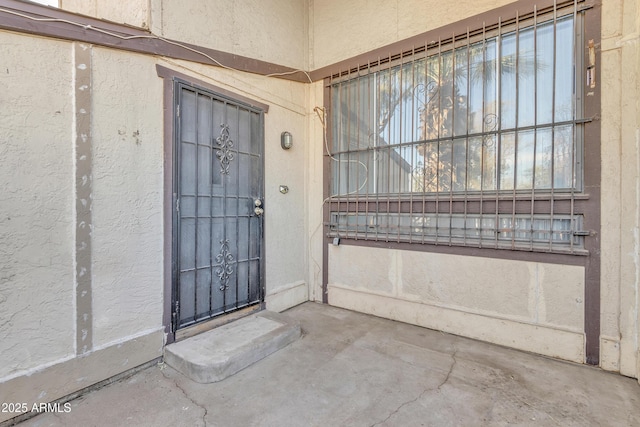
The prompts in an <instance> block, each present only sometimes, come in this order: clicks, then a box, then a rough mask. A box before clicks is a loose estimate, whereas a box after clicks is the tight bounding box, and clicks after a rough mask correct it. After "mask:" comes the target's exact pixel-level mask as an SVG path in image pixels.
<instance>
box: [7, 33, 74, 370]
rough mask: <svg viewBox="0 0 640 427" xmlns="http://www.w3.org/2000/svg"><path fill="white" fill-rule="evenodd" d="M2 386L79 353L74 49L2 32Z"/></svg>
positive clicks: (65, 44) (54, 42) (67, 45)
mask: <svg viewBox="0 0 640 427" xmlns="http://www.w3.org/2000/svg"><path fill="white" fill-rule="evenodd" d="M0 40H1V41H0V56H1V57H2V58H5V59H7V58H11V60H10V61H6V60H5V61H3V66H2V73H0V91H2V96H0V106H1V109H2V112H3V113H2V114H1V115H0V165H1V166H0V183H1V185H2V191H0V242H1V243H0V349H1V351H0V378H2V377H5V376H7V375H11V374H14V373H16V372H20V371H23V370H28V369H31V368H33V367H36V366H39V365H42V364H46V363H51V362H54V361H56V360H59V359H62V358H65V357H67V356H69V355H71V354H74V353H75V348H74V345H75V329H74V328H75V321H74V314H75V313H74V312H73V309H72V304H73V295H74V293H75V291H74V269H73V246H74V243H73V230H74V227H73V214H74V210H73V204H72V200H73V157H72V140H71V137H70V132H71V126H72V120H73V109H72V105H71V98H70V95H69V94H70V92H71V87H72V86H71V72H70V71H71V47H70V44H69V43H64V42H58V41H55V40H47V39H40V38H34V37H29V36H23V35H18V34H12V33H7V32H0Z"/></svg>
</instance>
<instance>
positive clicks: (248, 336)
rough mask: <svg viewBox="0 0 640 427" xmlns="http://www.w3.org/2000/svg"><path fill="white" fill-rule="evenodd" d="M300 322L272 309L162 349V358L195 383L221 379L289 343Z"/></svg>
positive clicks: (296, 336)
mask: <svg viewBox="0 0 640 427" xmlns="http://www.w3.org/2000/svg"><path fill="white" fill-rule="evenodd" d="M300 335H301V329H300V324H299V323H297V322H295V321H292V320H291V319H289V318H288V317H286V316H285V315H282V314H279V313H274V312H271V311H261V312H259V313H257V314H253V315H251V316H247V317H244V318H242V319H239V320H235V321H233V322H231V323H228V324H226V325H224V326H220V327H218V328H215V329H211V330H210V331H207V332H203V333H201V334H199V335H196V336H193V337H191V338H187V339H185V340H183V341H180V342H177V343H173V344H169V345H168V346H166V347H165V349H164V361H165V363H166V364H167V365H169V366H171V367H173V368H174V369H176V370H177V371H179V372H181V373H182V374H184V375H185V376H187V377H188V378H190V379H191V380H193V381H195V382H198V383H213V382H217V381H221V380H223V379H225V378H227V377H229V376H231V375H233V374H235V373H236V372H238V371H240V370H242V369H244V368H246V367H247V366H250V365H252V364H253V363H255V362H257V361H259V360H261V359H263V358H265V357H266V356H268V355H270V354H271V353H274V352H276V351H278V350H280V349H281V348H283V347H285V346H287V345H288V344H290V343H292V342H293V341H295V340H296V339H298V338H299V337H300Z"/></svg>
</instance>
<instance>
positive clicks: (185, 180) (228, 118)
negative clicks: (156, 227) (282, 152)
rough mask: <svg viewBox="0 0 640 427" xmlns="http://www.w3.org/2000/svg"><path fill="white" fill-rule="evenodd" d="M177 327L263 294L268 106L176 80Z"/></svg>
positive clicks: (253, 300) (240, 305) (250, 302)
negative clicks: (260, 106)
mask: <svg viewBox="0 0 640 427" xmlns="http://www.w3.org/2000/svg"><path fill="white" fill-rule="evenodd" d="M174 93H175V94H176V96H175V106H174V108H175V129H176V134H175V156H174V158H175V164H174V166H175V167H174V170H175V176H174V192H175V194H174V199H175V211H174V239H173V240H174V242H173V244H174V254H175V255H174V268H173V283H174V286H173V292H174V298H173V304H174V305H173V323H174V330H177V329H180V328H184V327H186V326H190V325H192V324H195V323H198V322H201V321H205V320H208V319H211V318H213V317H216V316H219V315H222V314H225V313H229V312H232V311H236V310H238V309H241V308H244V307H248V306H251V305H254V304H258V303H260V302H261V301H262V294H263V292H262V283H261V282H262V278H261V277H262V265H261V261H262V194H263V154H262V153H263V112H262V111H261V110H259V109H255V108H252V107H250V106H248V105H244V104H243V103H241V102H238V101H234V100H232V99H229V98H227V97H225V96H221V95H218V94H215V93H213V92H210V91H207V90H204V89H201V88H197V87H194V86H192V85H190V84H188V83H186V82H182V81H176V83H175V92H174Z"/></svg>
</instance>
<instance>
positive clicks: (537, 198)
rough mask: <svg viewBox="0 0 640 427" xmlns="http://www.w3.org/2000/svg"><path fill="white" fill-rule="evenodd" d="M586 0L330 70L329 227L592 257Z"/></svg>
mask: <svg viewBox="0 0 640 427" xmlns="http://www.w3.org/2000/svg"><path fill="white" fill-rule="evenodd" d="M579 4H580V2H579V1H572V2H564V5H565V6H564V7H559V6H558V5H557V4H556V5H554V6H553V7H552V8H548V9H547V10H542V11H538V10H535V11H534V12H532V13H530V14H528V15H527V16H518V17H516V18H515V19H512V20H510V21H508V22H499V23H498V24H496V25H494V26H492V27H486V26H485V27H484V28H482V29H478V30H476V31H473V32H471V31H468V32H467V34H464V35H462V36H460V35H455V36H450V37H449V39H447V40H444V41H443V40H440V41H439V42H436V43H431V44H427V45H425V46H423V47H421V48H414V49H412V51H411V52H404V53H402V54H397V55H395V56H390V57H388V58H382V59H380V60H379V61H376V63H374V64H371V63H370V64H367V66H366V67H359V68H357V69H353V70H350V71H349V72H346V73H340V74H338V75H335V76H333V77H332V78H331V80H330V82H329V85H330V94H331V101H330V102H331V104H330V111H331V114H330V118H331V126H330V128H329V129H328V132H329V136H328V143H327V151H328V157H329V159H330V162H331V186H330V188H331V197H330V198H329V203H328V204H329V210H330V223H329V234H330V235H331V236H340V237H343V238H354V239H368V240H383V241H398V242H416V243H435V244H450V245H463V246H476V247H493V248H498V249H499V248H505V249H522V250H533V251H550V252H556V251H558V252H570V253H574V254H582V253H585V252H586V251H585V250H584V236H585V235H586V234H587V233H586V232H584V231H583V229H582V223H583V221H582V219H583V213H584V212H583V209H582V201H583V200H585V199H587V198H588V196H587V195H586V194H584V192H583V173H584V170H583V169H584V168H583V124H584V123H585V122H586V121H587V120H586V119H584V118H583V94H582V90H583V84H584V81H583V74H584V73H583V71H582V70H583V69H584V66H583V58H582V57H583V48H582V46H583V45H584V42H583V40H582V39H583V36H582V25H583V24H582V11H581V10H580V8H579ZM329 141H330V142H331V144H329Z"/></svg>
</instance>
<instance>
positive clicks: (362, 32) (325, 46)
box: [309, 0, 512, 69]
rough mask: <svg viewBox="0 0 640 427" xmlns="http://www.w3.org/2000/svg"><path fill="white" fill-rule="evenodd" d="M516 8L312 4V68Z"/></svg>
mask: <svg viewBox="0 0 640 427" xmlns="http://www.w3.org/2000/svg"><path fill="white" fill-rule="evenodd" d="M511 2H512V0H480V1H479V0H459V1H456V2H455V6H453V5H452V4H448V3H441V2H440V3H435V2H429V1H420V0H392V1H388V0H374V1H370V0H350V1H343V0H310V6H309V9H310V16H309V28H310V48H311V53H310V59H309V61H310V65H311V67H310V68H311V69H317V68H321V67H324V66H326V65H330V64H333V63H336V62H338V61H341V60H344V59H348V58H351V57H353V56H356V55H359V54H361V53H365V52H367V51H370V50H373V49H375V48H378V47H382V46H386V45H388V44H390V43H393V42H396V41H399V40H403V39H406V38H409V37H411V36H415V35H417V34H421V33H424V32H425V31H429V30H433V29H435V28H439V27H442V26H444V25H447V24H450V23H453V22H456V21H459V20H461V19H465V18H468V17H470V16H474V15H477V14H479V13H482V12H486V11H487V10H490V9H494V8H496V7H499V6H503V5H505V4H507V3H511ZM346 41H348V42H346Z"/></svg>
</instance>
